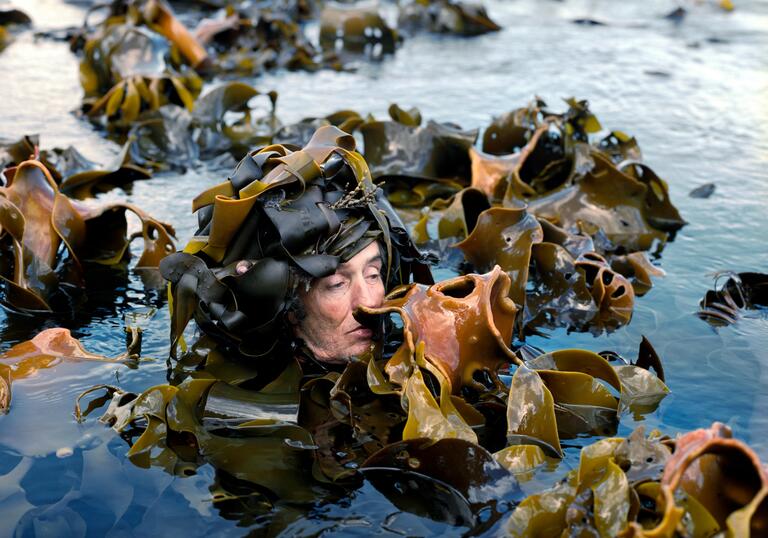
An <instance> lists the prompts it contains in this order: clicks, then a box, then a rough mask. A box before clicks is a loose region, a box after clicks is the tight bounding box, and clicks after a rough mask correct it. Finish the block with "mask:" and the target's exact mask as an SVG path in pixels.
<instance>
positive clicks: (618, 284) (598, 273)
mask: <svg viewBox="0 0 768 538" xmlns="http://www.w3.org/2000/svg"><path fill="white" fill-rule="evenodd" d="M575 265H576V269H577V270H578V271H579V272H581V273H582V274H583V275H584V278H585V281H586V284H587V287H588V289H589V291H590V293H591V294H592V298H593V299H594V300H595V304H597V305H598V307H599V308H600V313H601V318H605V319H606V320H609V321H615V322H617V323H620V324H623V323H628V322H629V320H630V319H631V318H632V311H633V308H634V305H635V292H634V288H633V287H632V286H631V285H630V283H629V281H628V280H627V279H626V278H624V276H622V275H620V274H618V273H616V272H614V271H613V269H611V267H610V266H609V265H608V263H607V262H606V261H605V258H603V257H602V256H600V255H599V254H597V253H594V252H591V253H585V254H582V255H581V256H579V258H578V259H577V260H576V263H575Z"/></svg>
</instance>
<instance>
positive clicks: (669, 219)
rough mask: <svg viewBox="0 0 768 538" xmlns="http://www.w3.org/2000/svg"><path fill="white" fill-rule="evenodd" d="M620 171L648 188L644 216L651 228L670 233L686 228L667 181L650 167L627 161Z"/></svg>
mask: <svg viewBox="0 0 768 538" xmlns="http://www.w3.org/2000/svg"><path fill="white" fill-rule="evenodd" d="M619 170H620V171H621V172H624V173H626V174H628V175H629V176H631V177H633V178H635V179H637V180H638V181H640V182H642V183H644V184H645V185H646V186H647V187H648V191H647V194H646V197H645V212H644V214H645V217H646V218H647V219H648V222H649V223H650V224H651V226H653V227H655V228H657V229H659V230H664V231H668V232H674V231H677V230H679V229H680V228H682V227H683V226H685V224H686V222H685V220H683V218H682V217H681V216H680V213H679V212H678V210H677V208H676V207H675V206H674V205H672V201H671V200H670V199H669V188H668V187H667V183H666V181H664V180H663V179H661V178H660V177H659V176H657V175H656V173H655V172H654V171H653V170H652V169H651V168H650V167H649V166H648V165H645V164H641V163H637V162H634V161H625V162H623V163H621V164H620V165H619Z"/></svg>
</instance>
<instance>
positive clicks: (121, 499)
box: [0, 0, 768, 536]
mask: <svg viewBox="0 0 768 538" xmlns="http://www.w3.org/2000/svg"><path fill="white" fill-rule="evenodd" d="M17 5H18V7H21V8H22V9H24V10H25V11H26V12H27V13H29V14H30V15H31V16H32V17H33V19H34V21H35V24H36V26H35V30H45V29H56V28H60V27H64V26H73V25H78V24H80V23H81V21H82V17H83V13H84V10H83V8H81V7H78V6H74V5H70V4H63V3H61V2H60V1H58V0H39V1H32V0H27V1H25V2H20V3H17ZM487 7H488V10H489V13H490V15H491V16H492V17H493V18H494V19H495V20H497V22H499V23H500V24H501V25H502V26H503V27H504V30H503V31H501V32H498V33H496V34H492V35H486V36H481V37H477V38H473V39H460V38H454V37H436V36H431V35H422V36H418V37H414V38H412V39H408V40H406V41H405V42H404V44H403V45H402V47H400V48H399V49H398V50H397V52H396V53H395V54H394V56H387V57H385V58H384V60H383V61H380V62H373V63H366V62H364V61H361V62H360V65H359V68H358V69H357V71H356V72H353V73H337V72H331V71H322V72H319V73H303V72H283V73H275V74H271V75H269V76H266V77H262V78H260V79H257V80H255V81H253V82H254V84H255V85H256V86H257V87H258V88H261V89H265V90H268V89H275V90H277V91H278V92H279V93H280V99H279V102H278V113H279V115H280V117H281V119H282V120H283V121H284V122H286V123H287V122H291V121H295V120H298V119H301V118H302V117H305V116H321V115H325V114H328V113H330V112H332V111H335V110H337V109H341V108H353V109H356V110H358V111H360V112H363V113H365V112H373V113H374V114H376V115H378V116H385V115H386V109H387V107H388V106H389V104H390V103H391V102H397V103H399V104H400V105H403V106H417V107H419V108H420V109H421V111H422V114H423V116H424V117H425V118H432V119H436V120H442V121H448V120H450V121H453V122H456V123H459V124H460V125H462V126H463V127H465V128H471V127H483V126H485V125H487V124H488V122H489V121H490V119H491V117H492V116H494V115H498V114H501V113H503V112H506V111H508V110H510V109H512V108H516V107H518V106H521V105H523V104H525V103H527V102H528V101H529V100H530V99H531V98H532V97H533V96H534V95H538V96H541V97H542V98H544V99H545V100H546V101H547V102H548V103H549V104H550V105H551V106H552V108H554V109H559V108H560V104H559V102H558V100H559V98H561V97H569V96H576V97H579V98H585V99H588V100H589V101H590V104H591V108H592V110H593V111H594V112H595V113H596V114H597V115H598V117H599V118H600V120H601V122H602V124H603V125H604V126H605V127H607V128H610V129H620V130H623V131H626V132H629V133H631V134H633V135H635V136H636V137H637V139H638V141H639V143H640V145H641V147H642V150H643V154H644V158H645V161H646V162H647V163H648V164H649V165H650V166H651V167H653V169H654V170H655V171H656V172H657V173H658V174H659V175H660V176H661V177H663V178H665V179H666V180H667V181H668V182H669V185H670V191H671V196H672V200H673V202H674V203H675V204H676V205H677V207H678V208H679V209H680V212H681V214H682V215H683V217H684V218H685V219H686V220H688V222H689V223H690V224H689V225H688V226H686V227H685V228H683V230H682V231H681V232H680V233H679V234H678V236H677V238H676V239H675V241H674V242H673V243H670V244H669V245H668V246H667V247H666V249H665V250H664V252H663V255H662V258H661V265H662V267H663V268H664V269H665V270H666V271H667V276H666V277H665V278H663V279H657V280H656V281H655V284H654V288H653V289H652V290H651V291H650V293H648V294H647V295H646V296H644V297H642V298H640V299H639V300H638V301H637V304H636V312H635V314H634V317H633V319H632V322H631V324H630V325H629V326H628V327H626V328H624V329H621V330H619V331H617V332H615V333H613V334H611V335H603V336H601V337H599V338H595V337H593V336H592V335H590V334H575V333H573V334H567V333H566V332H565V331H556V332H554V333H552V334H551V335H550V337H549V338H548V339H543V338H537V339H533V340H532V341H531V343H533V344H535V345H538V346H540V347H543V348H545V349H548V350H553V349H558V348H564V347H583V348H587V349H592V350H596V351H598V350H602V349H614V350H616V351H618V352H620V353H622V354H626V355H628V356H633V354H634V352H635V350H636V348H637V345H638V343H639V341H640V337H641V335H646V336H647V337H648V338H649V339H650V340H651V341H652V342H653V344H654V345H655V347H656V349H657V350H658V351H659V353H660V355H661V357H662V359H663V361H664V365H665V370H666V373H667V383H668V385H669V386H670V388H671V389H672V394H671V395H670V396H669V397H667V398H666V399H665V400H664V401H663V402H662V404H661V406H660V407H659V409H658V410H657V411H656V412H654V413H653V414H651V415H647V416H645V417H638V419H639V420H640V421H642V422H643V423H645V424H648V425H649V426H650V427H658V428H660V429H661V430H662V431H663V432H665V433H669V434H674V433H675V432H677V431H680V430H689V429H692V428H697V427H703V426H708V425H709V424H710V423H711V422H712V421H714V420H720V421H723V422H725V423H727V424H729V425H730V426H731V427H732V428H733V430H734V433H735V435H736V436H738V437H740V438H742V439H745V440H746V441H748V442H750V443H751V444H752V446H753V447H755V448H756V449H757V451H758V452H759V453H760V455H761V456H762V457H763V459H764V460H765V459H768V417H766V413H765V410H766V409H768V389H767V387H768V320H767V319H766V316H765V314H764V313H763V314H761V313H759V312H754V313H752V314H751V315H749V316H747V317H745V318H744V319H742V320H740V321H739V322H738V323H737V324H736V325H734V326H731V327H725V328H721V329H713V328H711V327H710V326H709V325H707V324H706V323H704V322H703V321H701V320H699V319H698V318H697V317H695V316H694V315H693V313H694V312H695V310H696V309H697V306H698V301H699V300H700V298H701V297H702V296H703V294H704V293H705V291H706V290H707V289H708V288H709V287H711V285H712V273H714V272H717V271H721V270H726V269H732V270H736V271H747V270H753V271H763V272H766V271H768V243H767V242H766V239H765V233H766V232H765V230H766V229H767V228H768V211H766V205H767V204H768V54H766V51H768V4H766V3H765V2H747V1H743V2H742V1H738V0H737V1H736V10H735V11H734V12H732V13H725V12H723V11H721V10H720V9H718V8H717V7H716V5H715V3H714V2H705V3H698V2H696V3H694V2H690V3H687V4H686V7H687V8H688V9H689V13H688V16H687V17H686V18H685V20H684V21H683V22H682V24H675V23H673V22H671V21H669V20H666V19H664V18H663V15H664V14H665V13H667V12H668V11H670V10H671V9H673V8H674V7H676V4H675V3H674V2H666V1H653V2H621V3H619V2H614V1H610V0H604V1H599V0H593V1H584V2H574V1H569V0H566V1H564V2H553V1H541V0H521V1H509V2H489V3H487ZM576 18H591V19H595V20H599V21H602V22H605V23H606V24H605V25H603V26H587V25H577V24H574V23H573V22H572V20H573V19H576ZM309 32H310V33H312V32H314V33H315V34H316V33H317V29H316V28H314V29H313V28H311V27H310V28H309ZM0 72H2V73H3V74H4V77H3V84H2V88H3V89H2V99H0V120H1V121H0V137H4V138H13V139H16V138H18V137H20V136H21V135H24V134H30V133H40V134H41V141H42V145H43V147H46V148H50V147H53V146H62V147H65V146H67V145H69V144H74V145H76V146H77V148H78V149H79V150H80V151H81V152H83V153H84V154H85V155H86V156H88V157H89V158H91V159H94V160H97V161H101V162H106V161H107V159H108V158H109V156H111V155H113V154H114V153H115V152H116V150H117V148H116V146H115V145H114V144H113V143H111V142H109V141H107V140H105V139H104V138H103V137H102V135H101V134H100V133H98V132H97V131H95V130H94V129H93V128H92V127H91V126H90V125H89V124H87V123H86V122H83V121H81V120H80V119H78V118H77V117H76V116H75V115H74V114H72V111H73V110H75V109H76V108H77V107H78V106H79V103H80V98H81V95H82V92H81V89H80V85H79V82H78V71H77V60H76V58H75V57H74V56H73V55H72V54H71V53H70V52H69V50H68V48H67V46H66V44H64V43H61V42H55V41H51V40H47V39H35V38H34V36H33V33H32V32H27V33H24V34H21V35H19V36H17V38H16V40H15V42H14V43H13V44H11V45H10V46H8V47H7V48H6V49H5V50H3V51H2V52H0ZM564 106H565V105H563V107H564ZM225 175H226V172H221V171H219V172H212V171H209V170H207V169H206V167H205V166H204V165H199V166H195V167H193V168H192V169H190V171H188V172H187V173H186V174H184V175H181V176H179V175H171V174H168V175H160V176H156V177H155V178H153V179H151V180H149V181H145V182H137V183H136V184H135V185H134V186H133V187H132V189H131V190H130V192H128V193H124V192H120V191H117V192H111V193H109V194H108V195H106V196H105V198H106V199H118V198H127V199H128V200H129V201H131V202H134V203H136V204H138V205H140V206H141V207H144V208H145V209H146V210H147V211H149V212H150V213H152V214H155V215H159V216H162V218H164V219H165V220H168V221H170V222H172V223H173V224H174V225H175V226H176V229H177V230H178V231H179V235H180V240H181V244H183V243H184V242H185V241H186V239H187V238H188V237H189V236H190V235H191V233H192V232H193V231H194V230H193V227H194V223H195V219H194V218H193V216H192V215H191V213H190V200H191V198H192V196H194V195H195V194H196V193H197V192H199V191H200V190H202V189H203V188H205V187H207V186H210V185H212V184H214V183H218V182H219V181H221V180H222V179H223V177H225ZM707 182H714V183H715V184H716V186H717V190H716V192H715V194H714V195H713V196H712V197H711V198H709V199H694V198H690V197H688V195H687V193H688V192H689V191H690V190H691V189H692V188H694V187H697V186H699V185H701V184H703V183H707ZM92 284H95V287H94V288H90V289H89V292H88V293H89V295H88V302H87V304H86V305H85V306H84V307H83V309H82V311H80V312H78V313H77V315H76V317H75V318H74V319H71V318H65V319H49V320H44V321H42V320H39V319H27V318H19V317H16V316H10V315H6V314H4V313H0V335H1V340H0V341H1V343H0V346H2V349H7V348H8V347H10V346H11V345H13V344H15V343H17V342H19V341H22V340H25V339H27V338H30V337H31V336H33V335H34V334H35V333H36V332H37V331H39V330H40V329H42V328H45V327H50V326H56V325H63V326H66V327H69V328H71V329H72V331H73V334H74V335H75V336H77V337H79V338H81V339H82V341H83V343H84V344H85V345H86V347H88V348H89V349H91V350H93V351H95V352H100V353H104V354H107V355H114V354H117V353H118V352H120V351H122V349H123V348H124V345H123V332H122V327H123V316H124V314H125V313H126V312H131V311H134V310H136V309H146V308H147V307H151V306H155V307H158V312H157V314H156V315H155V316H154V318H153V319H152V321H151V322H150V323H149V326H148V327H147V329H146V331H145V340H144V347H143V354H144V355H147V356H149V357H154V358H156V360H155V361H150V362H145V363H142V364H141V366H140V367H139V368H137V369H129V368H127V367H126V366H118V365H114V364H94V363H62V364H60V365H58V366H57V367H56V368H55V369H52V370H48V371H42V372H40V373H39V375H37V376H34V377H30V378H28V379H25V380H19V381H17V382H15V383H14V385H13V390H14V400H13V408H12V412H11V413H10V414H9V415H7V416H4V417H0V521H2V522H3V524H2V525H1V526H0V527H1V528H0V536H3V535H12V534H14V532H15V533H16V534H17V535H20V536H32V535H40V536H42V535H49V534H50V535H62V534H65V535H89V536H100V535H104V534H107V533H112V534H113V535H117V534H119V535H123V534H127V535H130V534H136V535H142V534H149V533H155V532H157V531H158V529H173V531H174V532H175V533H178V534H181V535H189V536H199V535H206V534H210V533H219V532H224V531H227V530H229V531H231V532H232V533H234V534H244V533H246V532H247V530H246V528H244V527H242V526H241V527H238V526H237V525H238V521H237V519H236V518H235V519H226V518H227V517H233V516H232V515H226V514H220V513H219V512H218V511H217V510H216V509H215V508H214V506H213V504H212V502H211V492H210V490H209V488H210V486H211V484H212V483H213V482H214V470H213V469H212V468H211V467H210V466H203V467H201V468H200V469H199V470H198V473H197V474H196V475H195V476H191V477H185V478H179V477H173V476H170V475H168V474H166V473H165V472H163V471H161V470H159V469H140V468H138V467H135V466H134V465H133V464H131V463H130V462H129V461H128V460H127V459H126V458H125V453H126V452H127V450H128V446H127V444H126V443H125V442H124V441H122V440H121V439H120V438H119V437H117V436H116V435H114V433H113V432H111V431H110V430H109V429H107V428H105V427H103V426H102V425H101V424H99V423H97V422H96V421H95V420H93V419H91V420H89V421H87V422H86V423H84V424H77V423H76V422H75V421H74V419H73V416H72V410H73V405H74V399H75V397H76V395H77V394H78V393H79V392H81V391H82V390H84V389H86V388H88V387H90V386H91V385H94V384H98V383H112V384H119V385H120V386H122V387H123V388H125V389H128V390H143V389H145V388H147V387H149V386H152V385H155V384H158V383H163V382H164V381H165V375H166V364H165V358H166V356H167V354H168V342H167V334H168V322H167V308H166V307H165V305H164V302H163V299H162V297H161V295H159V294H158V293H157V291H155V290H152V289H148V288H146V287H145V285H144V284H143V283H142V281H141V279H140V278H138V277H137V276H136V275H134V274H132V273H125V272H122V273H121V272H119V271H107V273H106V274H105V275H102V276H101V277H99V278H98V279H95V280H93V281H92ZM637 423H638V421H637V420H635V419H634V418H633V417H631V416H626V417H623V418H622V424H621V428H620V431H619V434H626V433H628V432H629V431H630V430H631V429H632V428H634V426H635V425H636V424H637ZM57 452H58V455H57ZM310 515H311V517H310V518H309V519H305V520H302V521H300V522H299V523H295V524H293V526H292V527H290V528H289V532H290V533H291V534H300V535H305V534H315V533H317V532H319V531H320V530H323V529H324V530H326V531H327V532H342V531H343V532H344V533H345V534H361V535H362V534H365V535H368V534H370V533H372V532H373V531H376V532H380V533H382V534H387V533H391V532H396V531H402V530H405V531H406V532H407V533H410V534H411V535H428V534H435V533H440V534H445V533H449V534H451V533H454V532H455V533H460V532H461V529H446V528H444V527H443V526H441V525H439V524H437V523H434V522H430V521H429V520H426V519H423V518H418V517H416V516H412V515H409V514H407V513H401V512H400V511H399V510H398V509H397V508H396V507H395V506H393V505H392V504H391V503H389V501H387V500H386V499H385V498H383V497H382V495H381V494H380V493H378V492H377V491H376V490H375V489H374V488H372V487H370V486H366V487H364V488H362V489H360V490H358V491H357V492H355V493H354V494H353V495H352V496H351V497H350V498H349V499H347V500H345V502H343V503H340V504H334V505H329V506H324V507H318V508H317V509H316V510H315V511H314V512H312V514H310ZM246 526H247V525H246ZM251 526H252V527H253V529H258V522H256V523H252V524H251ZM253 529H252V530H253Z"/></svg>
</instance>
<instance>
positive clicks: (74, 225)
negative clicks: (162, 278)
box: [0, 160, 175, 313]
mask: <svg viewBox="0 0 768 538" xmlns="http://www.w3.org/2000/svg"><path fill="white" fill-rule="evenodd" d="M3 175H4V176H5V179H6V182H5V186H4V187H0V206H1V208H2V209H1V211H0V227H1V228H0V230H1V231H2V235H0V240H1V241H2V249H3V251H4V252H5V253H6V254H7V258H6V259H7V262H6V263H4V264H3V269H2V274H0V280H1V281H2V283H3V289H2V296H1V297H0V302H2V304H3V305H4V306H5V307H7V308H10V309H11V310H14V311H19V312H26V313H35V312H37V313H39V312H51V311H52V310H53V307H52V303H51V302H50V301H51V300H53V299H56V298H57V297H59V298H66V294H63V297H60V296H61V295H62V293H61V292H62V289H61V286H64V287H68V288H70V289H77V288H80V287H82V286H83V285H84V280H83V277H84V271H83V264H84V263H86V262H94V263H99V264H104V265H114V264H117V263H120V262H121V261H123V260H125V259H126V258H127V257H128V256H129V255H130V254H129V252H128V247H129V245H130V242H131V241H132V239H133V238H134V237H142V238H143V240H144V251H143V253H142V255H141V257H140V258H139V260H138V262H137V264H136V267H137V268H143V267H155V268H156V267H157V266H158V264H159V262H160V260H161V259H162V258H163V257H165V256H167V255H168V254H169V253H170V252H173V250H174V249H175V245H174V242H173V239H172V237H173V235H174V232H173V229H172V228H171V227H170V226H169V225H167V224H163V223H161V222H159V221H157V220H155V219H153V218H152V217H150V216H149V215H147V214H146V213H144V212H143V211H142V210H141V209H139V208H138V207H136V206H134V205H132V204H121V203H114V204H107V205H86V204H84V203H82V202H78V201H76V200H73V199H71V198H69V197H68V196H67V195H65V194H63V193H62V192H61V191H60V189H59V187H58V186H57V185H56V182H55V181H54V180H53V178H52V176H51V173H50V172H49V171H48V169H47V168H46V167H45V166H44V165H43V164H42V163H41V162H40V161H37V160H26V161H24V162H22V163H21V164H19V165H18V166H15V167H12V168H6V169H5V170H4V171H3ZM126 211H130V212H131V213H133V214H135V215H136V216H137V217H138V218H139V219H140V220H141V224H142V229H141V232H139V233H138V234H135V235H134V236H131V237H129V236H128V230H127V222H126V217H125V213H126Z"/></svg>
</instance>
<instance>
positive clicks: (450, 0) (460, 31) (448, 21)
mask: <svg viewBox="0 0 768 538" xmlns="http://www.w3.org/2000/svg"><path fill="white" fill-rule="evenodd" d="M398 26H399V27H400V28H402V29H403V30H404V31H405V32H408V33H411V34H413V33H415V32H416V31H418V30H427V31H429V32H435V33H441V34H455V35H461V36H476V35H481V34H486V33H489V32H497V31H499V30H501V26H499V25H498V24H496V23H495V22H494V21H493V20H491V18H490V17H489V16H488V13H487V12H486V10H485V7H484V6H482V5H480V4H469V3H465V2H459V1H456V0H415V1H413V2H410V3H407V4H405V5H404V6H402V7H401V8H400V13H399V16H398Z"/></svg>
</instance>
